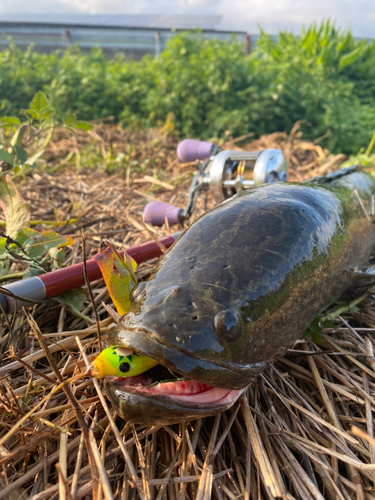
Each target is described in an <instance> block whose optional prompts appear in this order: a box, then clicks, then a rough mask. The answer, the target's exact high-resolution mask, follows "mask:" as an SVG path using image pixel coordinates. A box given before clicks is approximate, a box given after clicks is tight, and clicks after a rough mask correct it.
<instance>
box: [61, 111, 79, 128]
mask: <svg viewBox="0 0 375 500" xmlns="http://www.w3.org/2000/svg"><path fill="white" fill-rule="evenodd" d="M76 121H77V117H76V115H71V114H69V113H67V114H66V115H64V116H63V122H64V125H66V126H67V127H73V126H74V124H75V123H76Z"/></svg>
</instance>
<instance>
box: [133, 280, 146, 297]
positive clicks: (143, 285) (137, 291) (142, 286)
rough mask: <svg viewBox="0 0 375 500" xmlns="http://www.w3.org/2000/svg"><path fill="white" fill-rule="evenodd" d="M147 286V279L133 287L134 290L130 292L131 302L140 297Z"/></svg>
mask: <svg viewBox="0 0 375 500" xmlns="http://www.w3.org/2000/svg"><path fill="white" fill-rule="evenodd" d="M146 286H147V283H146V281H142V282H141V283H139V285H138V286H136V287H135V288H133V290H132V292H131V294H130V302H134V301H135V300H137V299H138V297H139V296H140V295H141V293H142V292H143V290H144V289H145V288H146Z"/></svg>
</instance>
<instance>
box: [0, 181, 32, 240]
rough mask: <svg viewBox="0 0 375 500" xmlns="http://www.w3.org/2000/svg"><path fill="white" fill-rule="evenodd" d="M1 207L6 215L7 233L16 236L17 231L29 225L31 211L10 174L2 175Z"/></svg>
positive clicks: (0, 189) (0, 187) (0, 183)
mask: <svg viewBox="0 0 375 500" xmlns="http://www.w3.org/2000/svg"><path fill="white" fill-rule="evenodd" d="M0 208H1V209H2V210H3V212H4V215H5V223H6V234H7V235H8V236H10V237H11V238H16V236H17V231H18V230H19V229H20V228H21V227H23V226H28V225H29V221H30V211H29V208H28V206H27V205H26V203H25V202H24V200H23V198H22V196H21V195H20V193H19V192H18V189H17V188H16V186H15V185H14V183H13V182H12V181H11V179H10V177H9V175H6V176H5V178H4V177H0Z"/></svg>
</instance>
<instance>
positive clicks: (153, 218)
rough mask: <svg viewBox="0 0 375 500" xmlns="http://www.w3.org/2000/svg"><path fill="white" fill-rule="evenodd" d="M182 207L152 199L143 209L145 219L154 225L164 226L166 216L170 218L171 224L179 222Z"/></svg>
mask: <svg viewBox="0 0 375 500" xmlns="http://www.w3.org/2000/svg"><path fill="white" fill-rule="evenodd" d="M181 214H182V208H179V207H175V206H173V205H168V203H163V202H162V201H150V203H147V205H146V206H145V208H144V210H143V215H144V218H145V221H146V222H148V223H149V224H152V225H153V226H162V225H163V224H164V222H165V218H167V219H168V222H169V224H171V225H172V224H178V223H179V221H180V215H181Z"/></svg>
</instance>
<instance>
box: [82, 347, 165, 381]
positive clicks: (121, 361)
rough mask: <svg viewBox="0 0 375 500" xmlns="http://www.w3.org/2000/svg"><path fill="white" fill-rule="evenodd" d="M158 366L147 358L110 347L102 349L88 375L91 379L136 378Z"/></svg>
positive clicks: (121, 348)
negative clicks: (107, 377)
mask: <svg viewBox="0 0 375 500" xmlns="http://www.w3.org/2000/svg"><path fill="white" fill-rule="evenodd" d="M157 364H158V362H157V361H155V360H154V359H152V358H149V357H148V356H142V355H140V354H136V353H135V352H134V351H131V350H130V349H125V348H124V347H115V346H111V347H108V349H104V351H102V352H101V353H100V354H99V356H98V357H97V358H96V359H95V360H94V361H93V362H92V364H91V366H90V368H89V373H90V375H91V376H92V377H95V378H102V377H106V376H112V377H120V378H125V377H136V376H137V375H140V374H141V373H144V372H145V371H147V370H149V369H150V368H153V367H154V366H156V365H157Z"/></svg>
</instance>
